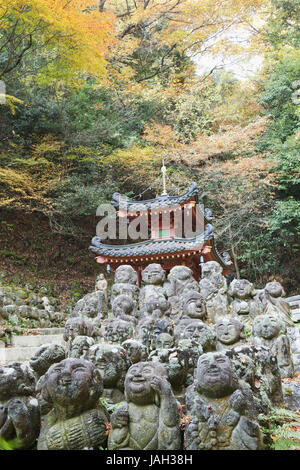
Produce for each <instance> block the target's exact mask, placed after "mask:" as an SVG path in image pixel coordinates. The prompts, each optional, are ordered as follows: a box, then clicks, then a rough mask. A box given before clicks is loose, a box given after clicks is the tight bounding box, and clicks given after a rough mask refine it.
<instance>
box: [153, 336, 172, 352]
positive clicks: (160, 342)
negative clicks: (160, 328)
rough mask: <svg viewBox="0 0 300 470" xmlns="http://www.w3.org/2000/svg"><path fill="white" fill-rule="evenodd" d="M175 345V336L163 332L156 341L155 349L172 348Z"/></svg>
mask: <svg viewBox="0 0 300 470" xmlns="http://www.w3.org/2000/svg"><path fill="white" fill-rule="evenodd" d="M173 346H174V338H173V336H171V335H169V334H168V333H161V334H160V335H158V337H157V338H156V341H155V343H154V347H155V349H171V348H172V347H173Z"/></svg>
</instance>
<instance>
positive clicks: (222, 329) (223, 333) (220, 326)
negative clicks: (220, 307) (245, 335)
mask: <svg viewBox="0 0 300 470" xmlns="http://www.w3.org/2000/svg"><path fill="white" fill-rule="evenodd" d="M241 329H242V324H241V323H240V322H239V321H237V320H235V319H234V318H226V317H223V318H222V317H221V318H219V319H218V321H217V323H216V333H217V338H218V340H219V341H220V342H221V343H223V344H233V343H236V342H237V341H239V339H240V335H241Z"/></svg>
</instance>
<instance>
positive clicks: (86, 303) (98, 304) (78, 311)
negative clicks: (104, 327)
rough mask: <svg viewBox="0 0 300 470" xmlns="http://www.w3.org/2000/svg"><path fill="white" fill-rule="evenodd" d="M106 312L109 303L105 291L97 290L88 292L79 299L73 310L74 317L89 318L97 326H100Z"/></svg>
mask: <svg viewBox="0 0 300 470" xmlns="http://www.w3.org/2000/svg"><path fill="white" fill-rule="evenodd" d="M106 313H107V304H106V301H105V297H104V292H103V291H101V290H97V291H95V292H91V293H90V294H86V295H85V296H84V297H83V298H82V299H80V300H78V302H77V303H76V305H75V307H74V310H73V312H72V317H83V318H87V319H88V320H91V321H92V322H93V323H94V325H95V326H97V327H99V326H100V325H101V321H102V319H103V318H105V316H106Z"/></svg>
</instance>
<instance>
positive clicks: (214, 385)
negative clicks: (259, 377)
mask: <svg viewBox="0 0 300 470" xmlns="http://www.w3.org/2000/svg"><path fill="white" fill-rule="evenodd" d="M186 412H187V414H188V415H191V417H192V421H191V423H190V424H189V426H188V427H187V429H186V435H185V439H186V449H187V450H197V449H199V450H260V449H262V447H263V445H262V438H261V432H260V428H259V425H258V423H257V420H256V410H255V406H254V400H253V394H252V392H251V388H250V386H249V385H247V384H246V383H243V385H242V386H241V384H238V383H236V382H235V380H234V375H233V371H232V365H231V361H230V359H229V357H228V356H226V354H225V353H223V352H215V353H207V354H203V355H202V356H200V358H199V360H198V364H197V369H196V372H195V382H194V384H193V385H191V386H190V387H188V389H187V391H186Z"/></svg>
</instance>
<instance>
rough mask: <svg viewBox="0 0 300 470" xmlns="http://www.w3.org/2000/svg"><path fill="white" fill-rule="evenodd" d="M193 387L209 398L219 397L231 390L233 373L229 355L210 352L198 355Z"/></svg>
mask: <svg viewBox="0 0 300 470" xmlns="http://www.w3.org/2000/svg"><path fill="white" fill-rule="evenodd" d="M195 388H196V390H197V391H198V393H200V394H202V395H206V396H208V397H211V398H221V397H225V396H227V395H229V394H230V393H232V391H233V374H232V368H231V361H230V359H229V357H228V356H227V355H226V354H225V353H222V352H210V353H206V354H203V355H202V356H200V357H199V359H198V363H197V369H196V371H195Z"/></svg>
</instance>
